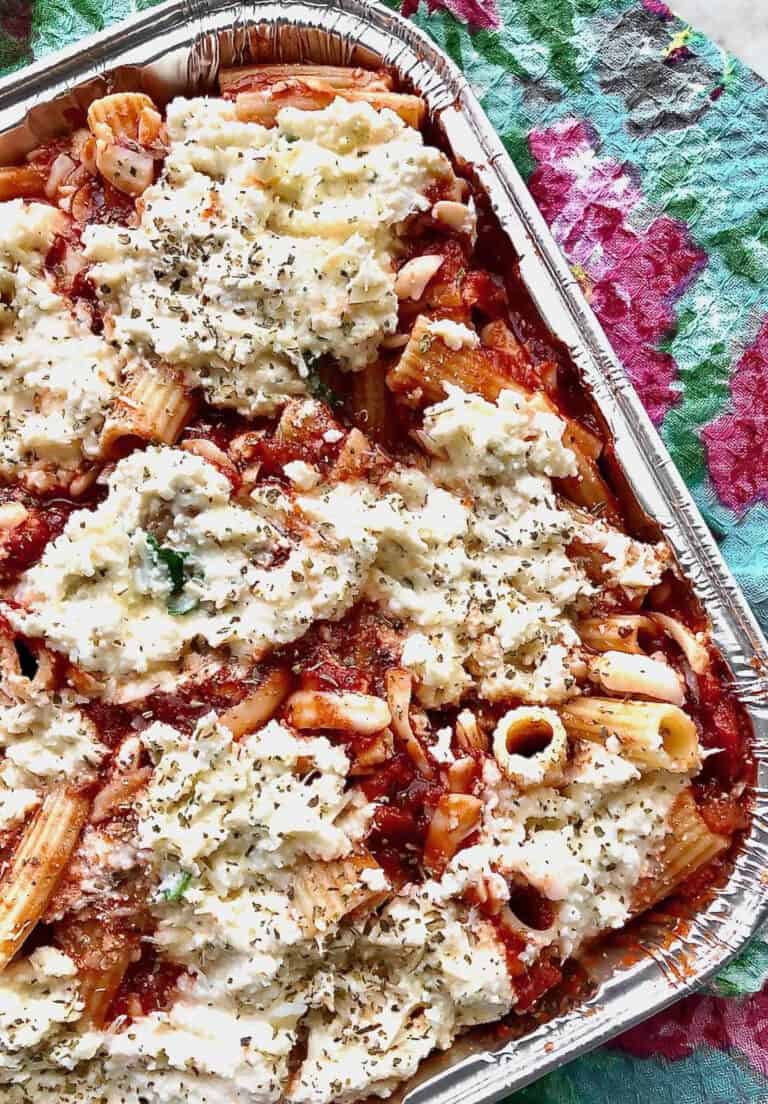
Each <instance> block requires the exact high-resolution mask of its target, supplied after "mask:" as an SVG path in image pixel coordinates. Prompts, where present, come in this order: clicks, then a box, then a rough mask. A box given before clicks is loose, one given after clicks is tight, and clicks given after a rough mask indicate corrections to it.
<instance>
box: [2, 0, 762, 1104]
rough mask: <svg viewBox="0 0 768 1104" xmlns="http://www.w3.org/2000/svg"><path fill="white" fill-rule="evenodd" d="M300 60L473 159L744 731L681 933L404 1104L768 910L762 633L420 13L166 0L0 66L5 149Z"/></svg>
mask: <svg viewBox="0 0 768 1104" xmlns="http://www.w3.org/2000/svg"><path fill="white" fill-rule="evenodd" d="M299 59H302V60H307V59H312V60H315V61H321V62H329V63H341V64H344V63H353V64H362V65H366V64H368V65H370V64H384V65H387V66H391V67H392V68H394V69H395V70H396V71H397V72H398V73H399V75H400V77H401V79H402V80H403V81H404V82H405V83H406V84H407V85H410V86H412V87H413V88H414V89H415V90H416V91H418V92H419V93H420V94H421V95H422V96H424V97H425V99H426V101H427V103H428V105H429V108H430V111H431V113H432V117H433V118H434V119H435V121H436V122H437V123H438V125H439V127H440V128H441V130H442V131H443V134H444V136H445V139H446V142H447V144H448V146H449V147H450V149H451V150H452V151H453V153H454V155H455V157H456V158H457V160H458V161H459V162H461V161H465V162H469V163H471V164H472V165H473V166H474V168H475V171H476V172H477V175H478V178H479V180H480V182H481V183H482V185H483V187H484V188H485V189H486V190H487V192H488V195H489V197H490V199H491V201H492V203H493V206H494V209H495V211H496V214H497V216H498V218H499V221H500V223H501V225H502V227H503V229H504V230H505V232H506V234H507V235H508V237H509V239H510V240H511V242H512V244H513V246H514V248H515V250H516V251H517V253H518V255H519V257H520V272H521V276H522V279H523V281H524V282H525V284H526V285H527V287H528V289H529V291H530V293H531V295H532V296H533V299H534V300H535V302H536V304H537V306H538V308H539V310H540V312H541V314H542V316H543V318H544V319H545V321H546V322H547V324H548V326H549V327H550V329H551V330H552V331H553V333H554V334H555V335H556V336H557V337H558V338H559V339H560V340H561V341H563V342H564V343H565V344H566V345H567V346H568V348H569V350H570V352H571V355H572V357H573V359H574V361H575V363H576V365H577V366H578V368H579V371H580V373H581V375H582V378H583V380H584V382H585V384H586V385H587V387H588V389H589V390H590V391H591V392H592V395H593V396H594V398H595V400H596V402H597V405H598V406H599V408H600V410H601V412H602V414H603V416H604V418H605V421H606V422H607V425H608V428H609V430H610V432H611V433H612V435H613V437H614V440H615V443H616V453H617V456H618V459H619V461H620V463H621V465H622V467H623V469H624V471H625V473H626V474H627V476H628V479H629V483H630V486H631V488H632V490H633V492H634V494H635V495H636V497H637V500H638V502H639V504H640V505H641V507H642V508H643V509H644V510H645V511H646V512H647V514H649V515H650V516H651V517H652V518H654V519H656V521H657V522H658V524H659V525H660V527H661V529H662V530H663V532H664V535H665V536H666V538H667V539H668V541H669V543H670V545H671V546H672V548H673V550H674V552H675V554H676V556H677V559H678V562H679V564H680V567H681V569H682V571H683V572H684V573H685V575H686V576H687V577H688V578H689V579H690V580H691V581H692V583H693V585H694V588H695V590H696V592H697V594H698V596H699V598H700V599H701V601H702V603H703V605H704V607H705V609H706V610H707V612H708V614H709V617H710V619H711V622H712V633H713V636H714V639H715V642H716V644H717V645H718V647H719V648H720V650H721V652H722V653H723V655H724V656H725V657H726V658H727V660H728V663H729V665H730V668H731V672H732V676H733V681H734V684H735V687H736V689H737V692H738V693H739V696H740V697H741V699H742V701H743V702H744V703H745V705H746V707H747V709H748V710H749V713H750V716H751V719H752V722H753V725H754V730H755V744H754V750H755V756H756V759H757V767H758V771H757V784H756V786H755V791H754V816H753V824H752V828H751V832H750V834H749V837H748V839H747V840H746V843H745V845H744V847H743V849H742V851H741V852H740V854H739V856H738V858H737V861H736V865H735V868H734V870H733V873H732V875H731V877H730V879H729V881H728V883H727V885H726V886H725V887H724V888H723V889H722V890H721V891H720V892H719V893H718V894H717V896H716V898H715V900H714V901H713V902H712V903H711V904H710V905H709V906H708V907H707V908H706V910H705V911H704V912H702V913H700V914H698V915H697V917H696V919H695V920H694V921H693V922H692V923H691V924H690V925H689V926H688V928H687V930H686V931H685V934H684V935H680V936H678V937H675V938H672V939H670V938H669V935H668V932H667V931H666V929H663V928H662V929H659V928H658V927H652V926H651V925H650V923H648V924H646V925H645V926H644V929H643V931H642V938H643V944H644V946H645V947H646V948H647V952H646V953H644V954H643V955H641V956H639V957H638V958H637V960H636V961H634V962H633V963H631V964H629V965H627V964H626V963H624V962H622V961H621V959H620V957H619V955H618V954H617V953H609V952H606V953H605V954H604V955H601V956H600V957H599V958H597V959H596V960H595V959H593V960H591V961H590V963H589V969H590V972H591V973H592V975H593V976H594V977H595V979H596V980H597V981H598V982H599V985H598V988H597V991H596V992H595V994H594V995H593V996H592V997H591V998H590V999H589V1000H586V1001H584V1002H583V1003H581V1004H579V1005H578V1007H575V1008H573V1009H572V1010H570V1011H568V1012H567V1013H565V1014H563V1015H561V1016H558V1017H557V1018H555V1019H553V1020H551V1021H550V1022H549V1023H546V1024H545V1025H543V1026H541V1027H539V1028H538V1029H536V1030H535V1031H533V1032H532V1033H531V1034H528V1035H526V1036H525V1037H524V1038H522V1039H518V1040H516V1041H514V1042H508V1043H506V1044H499V1043H498V1042H497V1043H496V1044H495V1045H493V1046H490V1045H489V1043H488V1041H487V1038H486V1040H485V1041H483V1040H482V1038H479V1037H476V1036H472V1037H469V1038H468V1039H465V1040H460V1041H459V1042H458V1043H456V1044H455V1045H454V1047H453V1048H452V1049H451V1050H450V1051H448V1052H446V1053H445V1054H444V1055H441V1056H438V1057H437V1058H435V1059H431V1060H430V1061H429V1062H427V1063H426V1066H425V1068H424V1070H423V1071H422V1073H420V1074H419V1076H418V1078H417V1079H416V1081H415V1082H414V1083H413V1084H412V1085H411V1086H409V1087H408V1089H407V1092H406V1094H405V1097H406V1099H407V1100H408V1101H409V1102H411V1104H417V1102H419V1104H421V1102H422V1101H426V1100H427V1099H429V1100H430V1101H431V1102H439V1104H452V1102H454V1101H456V1102H457V1104H458V1101H461V1102H462V1104H480V1102H491V1101H494V1100H498V1099H500V1098H502V1097H503V1096H505V1095H507V1094H508V1093H509V1092H510V1091H512V1090H513V1089H517V1088H520V1087H522V1086H523V1085H526V1084H528V1083H529V1082H530V1081H533V1080H534V1079H535V1078H537V1077H539V1076H541V1075H542V1074H543V1073H545V1072H547V1071H548V1070H550V1069H552V1068H554V1067H556V1066H558V1065H561V1064H562V1063H563V1062H566V1061H568V1060H569V1059H571V1058H574V1057H576V1056H577V1055H579V1054H583V1053H584V1052H585V1051H587V1050H589V1049H590V1048H591V1047H594V1046H596V1045H597V1044H598V1043H600V1042H603V1041H605V1040H606V1039H608V1038H610V1037H611V1036H613V1035H615V1034H617V1033H618V1032H620V1031H622V1030H623V1029H625V1028H627V1027H629V1026H630V1025H632V1024H634V1023H637V1022H638V1021H639V1020H641V1019H643V1018H645V1017H646V1016H648V1015H650V1014H651V1013H653V1012H655V1011H658V1010H659V1009H661V1008H663V1007H664V1006H666V1005H668V1004H670V1003H671V1002H672V1001H674V1000H677V999H679V998H680V997H682V996H685V995H686V994H688V993H689V992H691V990H693V989H694V988H696V987H697V986H699V985H701V984H702V983H703V982H704V981H706V980H707V979H708V978H709V977H711V975H712V974H714V973H715V972H716V971H717V970H718V969H720V968H721V967H722V966H723V965H724V963H725V962H726V961H727V960H728V959H729V958H730V957H731V956H732V955H733V954H734V953H735V952H736V951H738V950H739V948H741V947H742V946H743V945H744V943H745V942H746V941H747V939H748V938H749V937H750V935H752V934H753V933H754V932H755V931H756V930H757V929H758V927H760V926H761V925H762V924H763V923H764V922H765V921H766V919H768V648H767V646H766V643H765V640H764V639H763V637H762V636H761V633H760V630H759V628H758V626H757V624H756V622H755V619H754V617H753V616H752V614H751V612H750V610H749V608H748V607H747V605H746V602H745V600H744V598H743V596H742V594H741V593H740V591H739V589H738V587H737V586H736V584H735V582H734V580H733V578H732V576H731V574H730V572H729V571H728V569H727V567H726V566H725V564H724V563H723V560H722V558H721V556H720V554H719V552H718V550H717V547H716V545H715V542H714V540H713V538H712V536H711V534H710V533H709V530H708V529H707V528H706V526H705V524H704V522H703V521H702V519H701V516H700V515H699V513H698V511H697V509H696V507H695V506H694V504H693V502H692V500H691V498H690V496H689V494H688V491H687V490H686V488H685V486H684V484H683V482H682V479H681V478H680V476H679V474H678V472H677V471H676V469H675V467H674V466H673V464H672V461H671V459H670V457H669V455H668V454H667V452H666V450H665V449H664V447H663V445H662V444H661V441H660V440H659V437H658V436H657V434H656V433H655V431H654V429H653V427H652V426H651V423H650V421H649V419H648V417H647V415H646V413H645V411H644V409H643V407H642V405H641V403H640V400H639V398H638V397H637V395H636V393H635V392H634V390H633V388H632V387H631V385H630V384H629V382H628V380H627V378H626V376H625V374H624V371H623V369H622V368H621V366H620V365H619V363H618V361H617V359H616V357H615V355H614V353H613V352H612V350H611V348H610V346H609V344H608V342H607V340H606V338H605V335H604V334H603V332H602V330H601V329H600V327H599V325H598V323H597V322H596V320H595V318H594V316H593V315H592V314H591V312H590V310H589V308H588V306H587V304H586V302H585V300H584V298H583V296H582V294H581V292H580V290H579V288H578V286H577V284H576V282H575V280H574V278H573V277H572V275H571V273H570V271H569V269H568V266H567V264H566V263H565V261H564V260H563V258H562V256H561V254H560V252H559V250H558V248H557V246H556V245H555V243H554V241H553V239H552V237H551V235H550V233H549V231H548V229H547V227H546V225H545V223H544V220H543V218H542V216H541V215H540V214H539V212H538V210H537V208H536V206H535V204H534V202H533V200H532V199H531V197H530V195H529V194H528V192H527V189H526V188H525V185H524V184H523V181H522V180H521V178H520V177H519V175H518V173H517V171H516V170H515V168H514V166H513V165H512V163H511V162H510V160H509V158H508V156H507V154H506V153H505V151H504V149H503V147H502V145H501V143H500V141H499V139H498V138H497V137H496V135H495V134H494V132H493V130H492V128H491V127H490V125H489V123H488V121H487V119H486V118H485V116H484V114H483V112H482V109H481V108H480V106H479V104H478V102H477V100H476V99H475V97H474V95H473V93H472V91H471V90H470V88H469V86H468V85H467V83H466V81H465V80H464V78H463V77H462V75H461V74H460V73H459V71H458V70H457V68H456V67H455V66H454V65H453V63H452V62H450V61H449V59H448V58H446V57H445V56H444V55H443V54H442V53H441V51H440V50H439V49H438V47H437V46H436V45H435V44H434V43H432V42H431V41H430V40H429V39H428V38H427V37H426V36H425V35H423V34H422V33H421V32H420V31H419V30H417V28H415V27H414V26H412V25H411V24H409V23H408V22H407V21H405V20H403V19H402V18H401V17H400V16H398V15H396V14H395V13H393V12H391V11H389V10H388V9H386V8H384V7H382V6H380V5H378V4H375V3H371V2H369V0H336V3H335V4H334V5H333V6H332V7H331V6H329V5H328V4H326V3H324V2H313V0H304V2H299V0H296V2H293V0H285V2H282V3H263V4H261V3H246V2H235V0H167V2H166V3H164V4H161V5H159V6H158V7H156V8H153V9H151V10H149V11H147V12H145V13H144V14H143V15H140V16H137V17H135V18H134V19H132V20H129V21H128V22H127V23H125V24H122V25H121V26H119V27H117V28H115V29H113V30H110V31H106V32H104V33H103V34H101V35H97V36H95V37H93V38H91V39H88V40H86V41H84V42H81V43H79V44H77V46H75V47H72V48H71V49H69V50H67V51H65V52H63V53H62V54H59V55H57V56H55V57H54V58H52V59H50V60H46V61H43V62H40V63H38V64H36V65H34V66H31V67H30V68H28V69H25V70H23V71H22V72H21V73H17V74H14V75H13V76H11V77H9V78H7V79H5V80H4V81H2V82H0V163H9V162H12V161H13V160H15V159H17V158H18V157H20V156H23V154H24V153H25V152H27V151H28V150H29V149H31V148H32V147H33V146H34V145H36V144H37V143H39V142H40V141H41V140H43V139H45V138H47V137H50V136H51V135H53V134H55V133H58V132H61V131H62V130H64V129H66V128H67V126H68V120H71V118H72V114H71V112H72V109H73V108H75V109H78V110H82V108H84V107H87V105H88V103H89V102H90V101H91V100H92V99H93V98H95V97H96V96H98V95H101V94H103V92H104V91H106V90H115V89H143V90H145V91H147V92H149V93H150V94H151V95H153V96H154V97H156V98H157V99H158V100H161V101H164V100H167V99H169V98H171V97H172V96H173V95H175V94H178V93H187V94H189V93H202V92H205V91H207V90H211V89H213V87H214V84H215V78H216V74H217V72H218V69H219V67H220V66H221V65H231V64H241V63H244V62H246V61H250V60H256V61H267V60H286V61H291V60H299Z"/></svg>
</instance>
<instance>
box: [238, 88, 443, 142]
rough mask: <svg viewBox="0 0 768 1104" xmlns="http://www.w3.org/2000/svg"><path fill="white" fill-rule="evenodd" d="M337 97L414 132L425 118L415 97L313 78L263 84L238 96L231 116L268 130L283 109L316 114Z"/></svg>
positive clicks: (423, 110)
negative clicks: (392, 117)
mask: <svg viewBox="0 0 768 1104" xmlns="http://www.w3.org/2000/svg"><path fill="white" fill-rule="evenodd" d="M337 96H338V97H340V98H341V99H344V100H347V101H349V102H350V103H361V102H362V103H368V104H370V105H371V107H372V108H373V109H374V110H375V111H383V110H385V109H388V110H389V111H394V112H395V114H396V115H399V116H400V118H401V119H402V120H403V122H404V123H405V124H406V125H407V126H411V127H414V128H415V129H418V128H419V127H420V126H421V125H422V123H423V122H424V118H425V115H426V106H425V104H424V101H423V100H422V99H421V97H419V96H410V95H408V94H407V93H404V92H388V91H380V90H378V89H375V88H340V87H334V86H333V85H331V84H330V83H328V82H327V81H324V80H317V79H316V78H314V77H304V78H298V77H295V76H292V77H286V78H285V79H282V80H278V81H273V82H264V85H263V87H261V88H255V89H252V90H250V91H247V92H240V93H238V95H237V97H236V99H235V113H236V115H237V117H238V119H239V120H240V121H241V122H247V123H261V125H262V126H267V127H270V126H274V123H275V119H276V118H277V114H278V112H279V111H281V110H282V109H283V108H284V107H295V108H298V109H300V110H301V111H320V110H321V109H322V108H324V107H327V106H328V105H329V104H330V103H332V102H333V100H334V99H336V97H337Z"/></svg>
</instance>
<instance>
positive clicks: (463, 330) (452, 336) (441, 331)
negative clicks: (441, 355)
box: [427, 318, 480, 352]
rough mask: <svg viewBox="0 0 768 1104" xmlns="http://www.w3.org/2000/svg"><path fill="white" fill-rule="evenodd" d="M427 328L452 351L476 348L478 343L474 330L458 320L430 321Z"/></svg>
mask: <svg viewBox="0 0 768 1104" xmlns="http://www.w3.org/2000/svg"><path fill="white" fill-rule="evenodd" d="M427 329H428V331H429V333H431V334H432V336H433V337H439V338H440V340H441V341H443V342H444V343H445V344H446V345H447V346H448V348H449V349H453V350H454V352H458V351H459V349H476V348H477V347H478V345H479V344H480V338H479V336H478V334H477V333H476V332H475V331H474V330H470V329H469V327H468V326H464V325H462V324H461V323H460V322H452V321H451V319H450V318H440V319H437V320H435V321H430V322H429V323H428V324H427Z"/></svg>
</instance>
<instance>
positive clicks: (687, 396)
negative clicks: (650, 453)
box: [662, 315, 731, 485]
mask: <svg viewBox="0 0 768 1104" xmlns="http://www.w3.org/2000/svg"><path fill="white" fill-rule="evenodd" d="M694 322H695V318H692V317H691V316H690V315H689V316H688V317H687V318H686V319H685V320H683V319H681V320H680V324H679V325H678V330H677V333H676V335H675V337H679V336H680V334H681V332H684V329H685V325H686V324H690V323H694ZM730 369H731V349H730V348H728V347H726V346H725V344H724V343H722V342H716V343H715V344H714V346H713V347H712V350H711V355H710V356H709V357H707V358H706V359H704V360H700V361H698V362H697V363H695V364H692V365H685V364H682V365H681V364H678V375H679V378H680V382H681V383H682V386H683V401H682V402H681V403H680V405H679V406H676V407H673V408H672V409H671V410H670V411H669V413H668V414H667V416H666V418H665V420H664V430H663V434H662V436H663V437H664V443H665V444H666V446H667V448H668V449H669V451H670V453H671V454H672V459H673V460H674V462H675V464H676V466H677V467H678V469H679V470H680V473H681V475H682V477H683V479H684V480H685V481H686V483H688V484H689V485H690V484H693V483H700V482H701V480H702V479H704V478H705V476H706V472H707V460H706V455H705V452H704V446H703V444H702V442H701V438H700V436H699V430H700V428H701V426H702V425H704V424H705V423H706V422H708V421H711V419H712V418H714V417H715V415H717V414H718V413H719V412H720V410H721V409H722V407H723V404H724V403H725V402H726V401H727V399H728V380H729V377H730Z"/></svg>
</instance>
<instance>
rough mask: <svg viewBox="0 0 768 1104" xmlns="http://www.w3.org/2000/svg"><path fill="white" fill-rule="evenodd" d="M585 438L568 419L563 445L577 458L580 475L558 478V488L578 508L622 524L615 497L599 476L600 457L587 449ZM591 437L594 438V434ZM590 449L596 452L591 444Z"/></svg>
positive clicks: (582, 431) (575, 424)
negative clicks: (598, 459) (598, 463)
mask: <svg viewBox="0 0 768 1104" xmlns="http://www.w3.org/2000/svg"><path fill="white" fill-rule="evenodd" d="M585 435H586V431H585V430H582V429H581V427H578V428H577V423H576V422H574V421H572V420H571V419H568V421H567V422H566V427H565V431H564V432H563V444H564V445H567V447H568V448H569V449H570V450H571V452H572V453H573V455H574V457H575V459H576V469H577V474H576V475H571V476H566V477H565V478H561V479H558V480H557V485H558V487H559V488H560V489H561V490H562V492H563V493H564V494H565V495H567V496H568V498H570V500H571V501H572V502H575V503H576V505H577V506H583V507H584V508H585V509H587V510H589V511H590V513H593V514H595V513H597V514H599V515H600V517H603V518H605V519H606V520H608V521H610V522H611V523H612V524H620V522H621V510H620V509H619V504H618V502H617V500H616V496H615V495H614V493H613V491H612V490H611V489H610V487H609V486H608V484H607V483H606V481H605V480H604V479H603V477H602V475H601V474H600V469H599V468H598V466H597V457H595V456H593V455H590V454H589V453H588V452H586V451H585V450H584V443H585V440H586V436H585ZM589 436H590V437H592V435H591V434H590V435H589ZM588 447H589V448H590V449H591V450H592V451H593V447H592V445H591V444H589V445H588ZM598 455H599V453H598Z"/></svg>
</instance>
